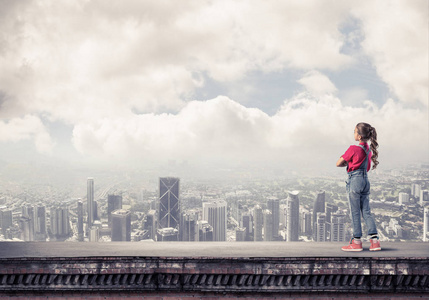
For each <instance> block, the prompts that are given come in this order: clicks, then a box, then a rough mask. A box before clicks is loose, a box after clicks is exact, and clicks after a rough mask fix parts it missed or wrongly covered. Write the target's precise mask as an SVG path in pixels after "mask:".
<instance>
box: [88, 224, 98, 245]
mask: <svg viewBox="0 0 429 300" xmlns="http://www.w3.org/2000/svg"><path fill="white" fill-rule="evenodd" d="M99 230H100V228H99V227H98V226H92V227H91V228H90V229H89V241H90V242H98V240H99V239H100V231H99Z"/></svg>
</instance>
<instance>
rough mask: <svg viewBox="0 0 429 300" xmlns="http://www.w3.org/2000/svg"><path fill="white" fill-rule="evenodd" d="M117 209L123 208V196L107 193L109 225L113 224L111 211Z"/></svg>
mask: <svg viewBox="0 0 429 300" xmlns="http://www.w3.org/2000/svg"><path fill="white" fill-rule="evenodd" d="M117 209H122V196H121V195H107V218H108V222H109V226H110V225H111V213H112V211H114V210H117Z"/></svg>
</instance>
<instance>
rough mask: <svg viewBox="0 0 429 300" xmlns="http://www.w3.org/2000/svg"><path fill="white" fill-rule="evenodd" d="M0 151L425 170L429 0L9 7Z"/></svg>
mask: <svg viewBox="0 0 429 300" xmlns="http://www.w3.org/2000/svg"><path fill="white" fill-rule="evenodd" d="M0 7H1V9H0V147H1V150H0V153H1V155H2V159H3V160H4V161H7V160H14V159H15V160H16V159H23V160H24V159H28V158H30V159H40V158H43V159H46V160H49V159H52V160H58V159H63V160H72V161H74V162H76V163H79V161H82V162H84V161H86V162H88V161H98V162H115V163H118V162H119V163H120V162H127V163H131V164H133V165H134V166H136V165H141V166H144V165H145V163H149V162H161V163H163V162H165V161H168V160H170V161H171V160H176V161H177V162H183V161H186V162H187V163H188V165H192V164H201V163H204V162H212V163H216V164H217V165H219V166H228V165H229V166H232V165H234V164H244V165H246V164H247V165H252V164H255V165H266V166H283V165H284V166H293V167H297V168H299V167H300V166H302V167H303V168H304V167H310V168H311V167H313V166H314V167H316V166H317V167H323V168H331V167H334V165H335V162H336V160H337V159H338V157H339V156H340V155H341V154H343V153H344V151H345V150H346V149H347V147H348V146H349V145H350V144H354V143H355V142H354V139H353V130H354V126H355V125H356V123H358V122H361V121H364V122H368V123H370V124H371V125H373V126H374V127H375V128H376V129H377V131H378V139H379V144H380V148H379V152H380V156H379V161H380V165H379V167H380V168H383V167H385V168H390V167H394V166H395V165H397V164H398V163H401V164H402V163H412V162H419V161H427V160H428V153H429V132H428V127H429V126H428V125H429V121H428V101H429V100H428V73H429V71H428V68H429V63H428V49H429V47H428V2H427V1H426V0H415V1H400V0H396V1H391V0H379V1H372V0H371V1H370V0H365V1H329V0H324V1H320V0H314V1H311V0H304V1H303V0H291V1H231V0H225V1H222V0H219V1H215V0H211V1H164V0H154V1H138V0H126V1H102V0H98V1H97V0H96V1H90V0H73V1H54V0H52V1H50V0H44V1H12V0H0Z"/></svg>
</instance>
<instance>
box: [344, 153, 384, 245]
mask: <svg viewBox="0 0 429 300" xmlns="http://www.w3.org/2000/svg"><path fill="white" fill-rule="evenodd" d="M359 147H361V148H362V149H363V150H364V151H365V154H366V157H365V160H364V161H363V163H362V164H361V165H360V167H359V169H357V170H354V171H351V172H348V173H347V174H348V179H347V181H346V190H347V195H348V198H349V205H350V216H351V219H352V224H353V237H356V238H360V237H362V226H361V218H360V216H361V213H362V217H363V219H364V221H365V223H366V227H367V228H368V235H373V234H377V228H376V226H375V222H374V218H373V217H372V215H371V209H370V207H369V189H370V184H369V180H368V173H367V171H366V169H367V166H368V154H369V149H368V151H367V150H366V149H365V147H364V146H362V145H359Z"/></svg>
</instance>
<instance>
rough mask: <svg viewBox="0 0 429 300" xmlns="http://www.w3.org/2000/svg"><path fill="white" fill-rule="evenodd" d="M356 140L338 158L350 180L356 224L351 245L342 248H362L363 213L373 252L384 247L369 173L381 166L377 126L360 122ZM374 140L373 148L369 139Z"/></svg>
mask: <svg viewBox="0 0 429 300" xmlns="http://www.w3.org/2000/svg"><path fill="white" fill-rule="evenodd" d="M354 138H355V141H359V145H358V146H350V147H349V149H347V151H346V152H345V153H344V154H343V155H342V156H341V157H340V159H339V160H338V161H337V167H347V174H348V180H347V181H346V184H347V185H346V190H347V195H348V198H349V205H350V214H351V219H352V224H353V237H352V239H351V240H350V244H349V245H347V246H344V247H342V248H341V250H343V251H362V250H363V248H362V241H361V237H362V227H361V219H360V216H361V213H362V217H363V219H364V220H365V223H366V226H367V228H368V235H369V236H370V242H371V246H370V248H369V250H370V251H377V250H381V247H380V241H379V240H378V236H377V228H376V226H375V222H374V218H373V217H372V215H371V209H370V207H369V189H370V184H369V181H368V175H367V172H368V171H369V170H370V169H371V161H372V162H373V166H372V168H373V169H375V168H376V167H377V165H378V161H377V157H378V151H377V147H378V143H377V132H376V131H375V128H374V127H372V126H371V125H369V124H367V123H359V124H357V125H356V127H355V131H354ZM368 140H369V141H370V142H371V151H372V153H371V151H370V149H369V146H368V144H367V141H368Z"/></svg>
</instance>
